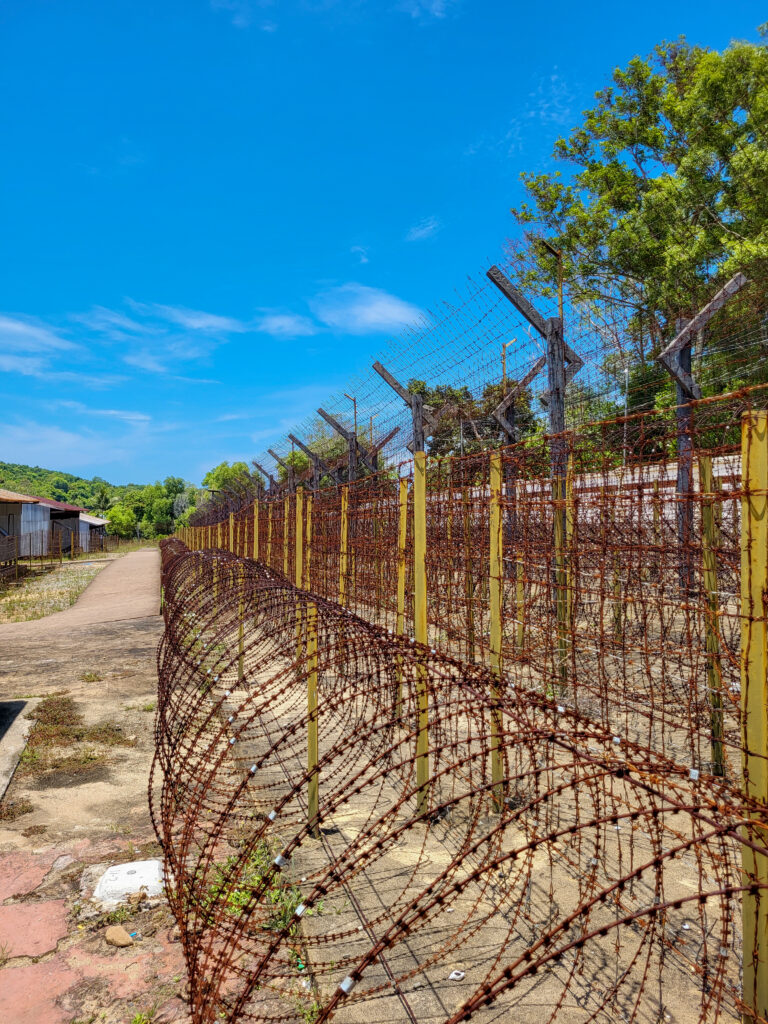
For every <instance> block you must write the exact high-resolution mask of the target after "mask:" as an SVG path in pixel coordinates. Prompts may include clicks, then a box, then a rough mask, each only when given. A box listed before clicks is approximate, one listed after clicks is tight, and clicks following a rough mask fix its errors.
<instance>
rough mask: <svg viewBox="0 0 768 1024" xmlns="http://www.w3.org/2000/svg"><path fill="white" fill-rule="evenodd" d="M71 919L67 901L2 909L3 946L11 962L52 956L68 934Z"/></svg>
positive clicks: (24, 904) (0, 940)
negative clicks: (18, 957)
mask: <svg viewBox="0 0 768 1024" xmlns="http://www.w3.org/2000/svg"><path fill="white" fill-rule="evenodd" d="M67 917H68V907H67V902H66V900H45V901H44V902H42V903H12V904H10V906H7V907H0V946H4V947H5V950H6V956H7V957H8V958H10V957H15V956H42V955H43V953H50V952H51V950H53V949H56V946H57V945H58V943H59V941H60V940H61V939H63V938H64V936H65V935H66V934H67Z"/></svg>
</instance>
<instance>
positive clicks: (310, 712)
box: [303, 495, 320, 838]
mask: <svg viewBox="0 0 768 1024" xmlns="http://www.w3.org/2000/svg"><path fill="white" fill-rule="evenodd" d="M312 505H313V501H312V496H311V495H308V496H307V498H306V520H305V531H304V532H305V545H306V555H305V557H304V570H303V577H304V584H303V586H304V588H305V589H306V590H309V589H310V572H311V568H312ZM306 657H307V772H308V774H309V781H308V785H307V812H308V816H309V826H310V834H311V835H312V836H314V837H315V838H318V837H319V835H320V831H319V822H318V814H319V809H320V777H319V767H318V760H319V739H318V734H317V720H318V713H317V605H316V604H315V602H314V601H309V602H308V603H307V652H306Z"/></svg>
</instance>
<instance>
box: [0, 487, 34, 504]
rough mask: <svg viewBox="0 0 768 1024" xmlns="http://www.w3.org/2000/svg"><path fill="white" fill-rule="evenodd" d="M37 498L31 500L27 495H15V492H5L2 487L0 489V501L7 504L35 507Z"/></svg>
mask: <svg viewBox="0 0 768 1024" xmlns="http://www.w3.org/2000/svg"><path fill="white" fill-rule="evenodd" d="M38 500H39V499H38V498H33V497H32V496H31V495H29V494H17V493H16V491H6V490H5V489H4V488H3V487H0V501H9V502H13V503H16V502H20V503H22V504H25V505H36V504H37V502H38Z"/></svg>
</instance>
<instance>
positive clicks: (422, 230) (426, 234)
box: [405, 217, 443, 242]
mask: <svg viewBox="0 0 768 1024" xmlns="http://www.w3.org/2000/svg"><path fill="white" fill-rule="evenodd" d="M442 226H443V225H442V223H441V222H440V220H439V219H438V218H437V217H425V218H424V220H420V221H419V223H418V224H414V225H413V227H412V228H409V230H408V233H407V234H406V236H405V240H406V242H423V241H424V240H425V239H426V238H432V237H434V235H436V234H437V233H438V231H439V230H440V228H441V227H442Z"/></svg>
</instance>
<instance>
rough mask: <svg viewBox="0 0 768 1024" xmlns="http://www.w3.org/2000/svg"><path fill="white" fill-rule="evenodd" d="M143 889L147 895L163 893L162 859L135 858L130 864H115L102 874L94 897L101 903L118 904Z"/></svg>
mask: <svg viewBox="0 0 768 1024" xmlns="http://www.w3.org/2000/svg"><path fill="white" fill-rule="evenodd" d="M141 889H143V890H144V891H145V892H146V894H147V896H159V895H160V894H161V893H162V891H163V863H162V861H159V860H134V861H130V862H129V863H128V864H115V865H114V867H111V868H108V869H107V870H106V871H105V872H104V874H103V875H102V876H101V878H100V879H99V881H98V884H97V886H96V889H95V891H94V893H93V897H94V899H96V900H99V901H100V902H101V903H107V904H110V903H113V904H115V905H117V904H118V903H121V902H122V901H123V900H125V899H127V898H128V896H130V895H131V894H132V893H135V892H139V891H140V890H141Z"/></svg>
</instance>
